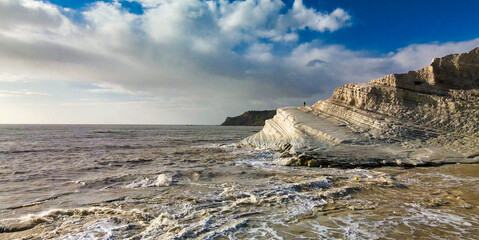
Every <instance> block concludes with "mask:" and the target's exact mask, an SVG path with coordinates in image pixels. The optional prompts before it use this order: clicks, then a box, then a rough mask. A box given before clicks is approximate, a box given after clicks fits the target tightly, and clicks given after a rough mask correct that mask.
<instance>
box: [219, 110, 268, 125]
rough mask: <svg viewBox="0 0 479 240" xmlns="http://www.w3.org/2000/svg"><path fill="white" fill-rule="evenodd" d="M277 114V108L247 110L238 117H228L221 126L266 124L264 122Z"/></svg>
mask: <svg viewBox="0 0 479 240" xmlns="http://www.w3.org/2000/svg"><path fill="white" fill-rule="evenodd" d="M275 114H276V110H265V111H247V112H244V113H243V114H241V115H239V116H236V117H227V118H226V120H225V121H224V122H223V123H222V124H221V126H264V122H265V121H266V120H268V119H271V118H273V117H274V115H275Z"/></svg>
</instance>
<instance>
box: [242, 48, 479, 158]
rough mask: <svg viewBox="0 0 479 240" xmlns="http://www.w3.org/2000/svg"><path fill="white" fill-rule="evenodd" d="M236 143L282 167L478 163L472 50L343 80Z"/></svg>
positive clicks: (478, 67) (477, 84)
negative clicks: (404, 69) (365, 79)
mask: <svg viewBox="0 0 479 240" xmlns="http://www.w3.org/2000/svg"><path fill="white" fill-rule="evenodd" d="M241 144H242V145H245V146H249V147H257V148H264V149H272V150H277V151H282V152H284V154H283V155H282V158H280V159H278V160H277V161H278V162H279V163H282V164H285V165H309V166H339V167H355V166H382V165H404V166H418V165H435V164H443V163H475V162H479V48H476V49H474V50H472V51H470V52H468V53H463V54H452V55H448V56H445V57H443V58H435V59H433V61H432V63H431V64H430V65H429V66H426V67H425V68H423V69H420V70H417V71H410V72H408V73H403V74H391V75H388V76H385V77H382V78H379V79H375V80H372V81H371V82H369V83H354V84H346V85H344V86H341V87H339V88H337V89H336V90H335V91H334V93H333V95H332V97H331V98H330V99H328V100H324V101H318V102H317V103H315V104H314V105H313V106H311V107H293V108H280V109H278V110H277V113H276V115H275V116H274V118H273V119H271V120H268V121H266V124H265V127H264V128H263V130H262V131H261V132H259V133H257V134H255V135H253V136H250V137H248V138H246V139H244V140H243V141H242V143H241Z"/></svg>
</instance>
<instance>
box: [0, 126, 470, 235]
mask: <svg viewBox="0 0 479 240" xmlns="http://www.w3.org/2000/svg"><path fill="white" fill-rule="evenodd" d="M260 129H261V128H258V127H219V126H117V125H114V126H107V125H98V126H95V125H65V126H62V125H0V239H479V208H478V206H479V166H478V165H460V164H456V165H445V166H440V167H429V168H412V169H405V168H398V167H396V168H394V167H387V168H376V169H336V168H307V167H283V166H278V165H275V164H274V162H273V160H274V159H275V158H277V157H278V156H279V155H278V153H274V152H269V151H262V150H255V149H246V148H239V147H238V146H237V145H236V144H235V143H236V142H238V141H239V140H241V139H242V138H244V137H246V136H249V135H251V134H253V133H255V132H257V131H259V130H260Z"/></svg>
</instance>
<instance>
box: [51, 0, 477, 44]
mask: <svg viewBox="0 0 479 240" xmlns="http://www.w3.org/2000/svg"><path fill="white" fill-rule="evenodd" d="M49 2H51V3H53V4H57V5H60V6H63V7H68V8H73V9H77V10H81V9H85V8H87V7H88V6H90V5H91V4H92V3H95V2H96V0H49ZM107 2H108V1H107ZM109 2H111V1H109ZM283 2H284V3H285V5H286V8H287V7H291V6H292V4H293V2H294V0H285V1H283ZM303 3H304V5H305V6H307V7H311V8H315V9H321V10H323V11H328V12H330V11H333V10H334V9H336V8H338V7H340V8H343V9H345V10H346V11H347V12H348V13H349V14H350V15H351V16H352V18H353V22H354V25H353V26H351V27H348V28H344V29H341V30H340V31H336V32H334V33H317V32H310V31H303V32H302V33H301V36H300V39H299V42H309V41H311V40H313V39H321V40H323V41H324V42H325V43H328V44H343V45H345V46H347V47H348V48H349V49H354V50H371V51H375V52H376V53H388V52H391V51H395V50H397V49H398V48H401V47H404V46H407V45H410V44H417V43H431V42H450V41H466V40H470V39H474V38H476V37H478V35H479V28H478V27H477V23H478V22H479V14H477V13H478V11H479V1H471V0H457V1H446V0H437V1H417V0H401V1H392V0H386V1H384V0H361V1H358V0H304V1H303ZM121 4H122V5H123V7H124V8H125V10H127V11H130V12H132V13H135V14H141V13H142V12H143V8H142V7H141V4H139V3H138V2H135V1H133V2H128V1H122V2H121Z"/></svg>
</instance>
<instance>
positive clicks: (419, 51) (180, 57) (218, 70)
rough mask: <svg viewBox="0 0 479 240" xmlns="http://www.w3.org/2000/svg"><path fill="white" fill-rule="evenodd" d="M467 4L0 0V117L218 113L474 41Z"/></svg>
mask: <svg viewBox="0 0 479 240" xmlns="http://www.w3.org/2000/svg"><path fill="white" fill-rule="evenodd" d="M477 12H479V2H478V1H470V0H455V1H440V0H436V1H410V0H402V1H384V0H376V1H372V0H371V1H368V0H365V1H357V0H320V1H319V0H312V1H306V0H304V1H301V0H245V1H231V0H230V1H228V0H111V1H106V0H105V1H94V0H89V1H81V0H51V1H40V0H0V123H93V124H94V123H117V124H121V123H128V124H219V123H221V122H222V120H223V119H224V118H225V117H226V116H228V115H229V116H232V115H238V114H241V113H242V112H243V111H246V110H250V109H251V110H253V109H256V110H260V109H274V108H277V107H280V106H294V105H301V104H302V103H303V101H306V102H307V103H309V104H312V103H314V102H315V101H317V100H319V99H325V98H328V97H329V96H330V95H331V93H332V91H333V90H334V88H336V87H337V86H340V85H342V84H345V83H349V82H367V81H369V80H370V79H373V78H377V77H381V76H383V75H386V74H390V73H399V72H404V71H408V70H415V69H419V68H421V67H423V66H425V65H427V64H428V63H429V62H430V61H431V59H432V58H433V57H440V56H444V55H447V54H449V53H456V52H465V51H468V50H471V49H473V48H475V47H477V46H479V28H478V27H477V23H478V22H479V14H477Z"/></svg>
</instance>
